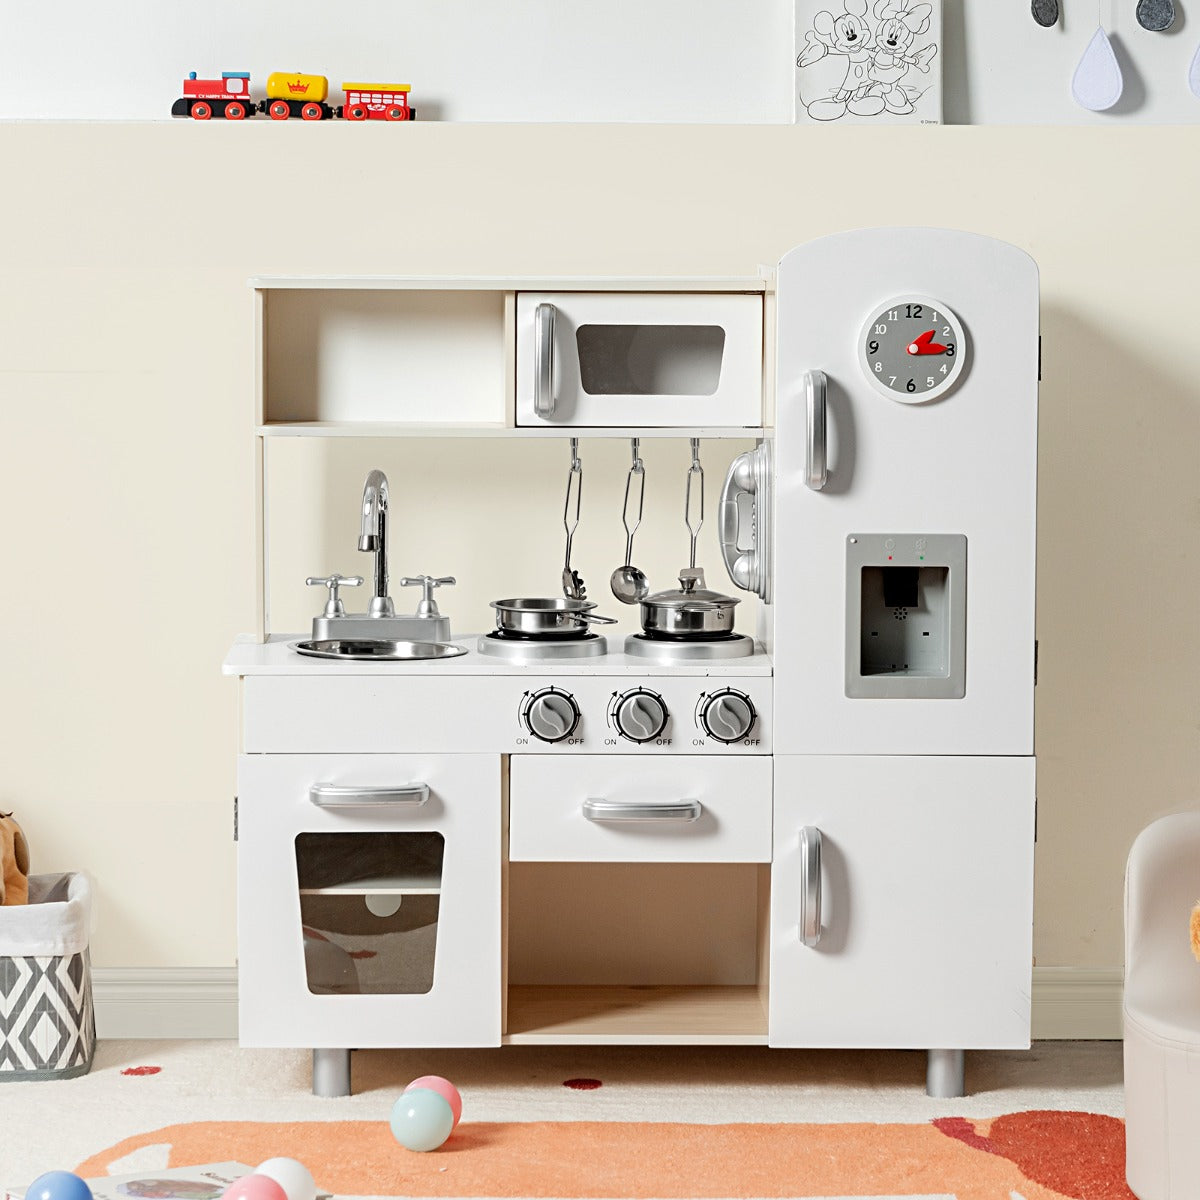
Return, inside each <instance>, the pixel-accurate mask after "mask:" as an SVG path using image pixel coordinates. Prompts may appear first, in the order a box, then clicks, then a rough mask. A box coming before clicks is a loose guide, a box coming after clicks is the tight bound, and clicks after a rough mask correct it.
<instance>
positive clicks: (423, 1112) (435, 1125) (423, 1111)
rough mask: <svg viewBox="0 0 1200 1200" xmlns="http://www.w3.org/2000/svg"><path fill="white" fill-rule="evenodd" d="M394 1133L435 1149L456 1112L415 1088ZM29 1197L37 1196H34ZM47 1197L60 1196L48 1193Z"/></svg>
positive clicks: (414, 1145)
mask: <svg viewBox="0 0 1200 1200" xmlns="http://www.w3.org/2000/svg"><path fill="white" fill-rule="evenodd" d="M390 1124H391V1126H392V1136H393V1137H394V1138H395V1139H396V1141H398V1142H399V1143H400V1145H402V1146H403V1147H404V1148H405V1149H406V1150H418V1151H422V1152H423V1151H426V1150H436V1149H437V1148H438V1147H439V1146H440V1145H441V1144H442V1143H443V1142H444V1141H445V1140H446V1139H447V1138H448V1137H449V1136H450V1131H451V1130H452V1129H453V1128H454V1112H453V1110H452V1109H451V1107H450V1105H449V1104H448V1103H447V1102H446V1100H445V1098H444V1097H442V1096H439V1095H438V1094H437V1092H435V1091H433V1090H432V1089H430V1088H413V1089H412V1091H410V1092H405V1093H404V1095H402V1096H401V1097H400V1099H399V1100H397V1101H396V1103H395V1104H393V1105H392V1117H391V1122H390ZM30 1200H34V1198H33V1197H32V1196H31V1197H30ZM47 1200H58V1197H57V1196H56V1197H48V1198H47Z"/></svg>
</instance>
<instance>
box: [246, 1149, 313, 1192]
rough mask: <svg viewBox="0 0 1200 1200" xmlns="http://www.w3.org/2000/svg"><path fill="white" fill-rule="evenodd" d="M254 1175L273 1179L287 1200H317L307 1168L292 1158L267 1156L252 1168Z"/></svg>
mask: <svg viewBox="0 0 1200 1200" xmlns="http://www.w3.org/2000/svg"><path fill="white" fill-rule="evenodd" d="M254 1173H255V1175H266V1176H267V1177H268V1178H270V1179H273V1180H275V1182H276V1183H277V1184H279V1186H280V1187H281V1188H283V1190H284V1191H285V1192H287V1198H288V1200H317V1185H316V1183H315V1182H314V1180H313V1177H312V1175H311V1174H309V1170H308V1168H307V1167H306V1166H305V1165H304V1164H303V1163H302V1162H297V1161H296V1160H295V1159H294V1158H268V1159H267V1161H266V1162H265V1163H259V1165H258V1166H257V1167H255V1168H254Z"/></svg>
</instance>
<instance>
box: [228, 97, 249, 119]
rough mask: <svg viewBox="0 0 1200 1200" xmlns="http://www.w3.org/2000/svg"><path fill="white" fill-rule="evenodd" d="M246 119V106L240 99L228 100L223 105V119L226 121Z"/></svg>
mask: <svg viewBox="0 0 1200 1200" xmlns="http://www.w3.org/2000/svg"><path fill="white" fill-rule="evenodd" d="M245 119H246V106H245V105H244V104H243V103H242V102H241V101H240V100H230V102H229V103H228V104H227V105H225V120H227V121H244V120H245Z"/></svg>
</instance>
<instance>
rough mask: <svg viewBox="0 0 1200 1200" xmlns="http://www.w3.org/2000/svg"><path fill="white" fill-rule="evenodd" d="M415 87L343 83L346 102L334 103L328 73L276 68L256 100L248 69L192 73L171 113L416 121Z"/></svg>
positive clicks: (201, 118)
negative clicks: (216, 75)
mask: <svg viewBox="0 0 1200 1200" xmlns="http://www.w3.org/2000/svg"><path fill="white" fill-rule="evenodd" d="M411 90H412V89H411V88H410V86H409V85H408V84H407V83H343V84H342V91H343V93H344V94H345V101H344V103H342V104H338V105H331V104H330V103H329V80H328V79H326V78H325V76H324V75H302V74H299V73H297V72H290V73H289V72H286V71H274V72H272V73H271V74H270V75H268V76H267V96H266V99H265V100H252V99H251V98H250V73H249V72H248V71H223V72H222V73H221V78H220V79H197V78H196V72H195V71H192V72H191V74H189V75H188V77H187V78H186V79H185V80H184V81H183V95H182V96H180V97H179V99H178V100H176V101H175V103H174V104H172V105H171V116H173V117H191V118H192V120H194V121H208V120H211V119H212V118H213V117H221V118H224V119H225V120H226V121H244V120H246V118H247V117H253V116H255V115H256V114H258V113H263V114H265V115H266V116H268V117H270V118H271V120H272V121H287V120H290V119H291V118H292V117H298V118H299V119H300V120H301V121H330V120H342V121H413V120H416V116H417V110H416V109H415V108H413V107H412V106H411V105H410V104H409V102H408V94H409V92H410V91H411Z"/></svg>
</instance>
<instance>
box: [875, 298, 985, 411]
mask: <svg viewBox="0 0 1200 1200" xmlns="http://www.w3.org/2000/svg"><path fill="white" fill-rule="evenodd" d="M859 359H860V361H861V362H862V367H863V370H864V371H865V372H866V375H867V378H868V379H869V380H870V381H871V382H872V383H873V384H874V385H875V387H876V388H877V389H878V390H879V391H880V392H882V393H883V394H884V395H885V396H888V397H890V398H891V399H893V400H900V401H902V402H903V403H905V404H920V403H921V402H922V401H924V400H934V399H936V398H937V397H938V396H944V395H945V394H946V393H947V392H948V391H949V390H950V389H951V388H952V387H953V386H954V385H955V384H956V383H957V382H958V381H959V379H960V378H961V377H962V373H963V369H964V367H965V365H966V359H967V343H966V336H965V334H964V333H963V327H962V322H961V321H959V319H958V317H956V316H955V315H954V313H952V312H951V311H950V309H948V308H947V307H946V306H945V305H944V304H942V303H940V302H939V301H937V300H931V299H929V298H928V297H926V296H903V297H901V298H899V299H897V300H892V301H889V303H887V304H884V305H880V307H879V309H878V310H877V311H876V312H875V313H874V315H873V316H872V317H871V319H870V320H869V321H868V322H867V323H866V326H865V327H864V329H863V332H862V337H861V339H860V342H859Z"/></svg>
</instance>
